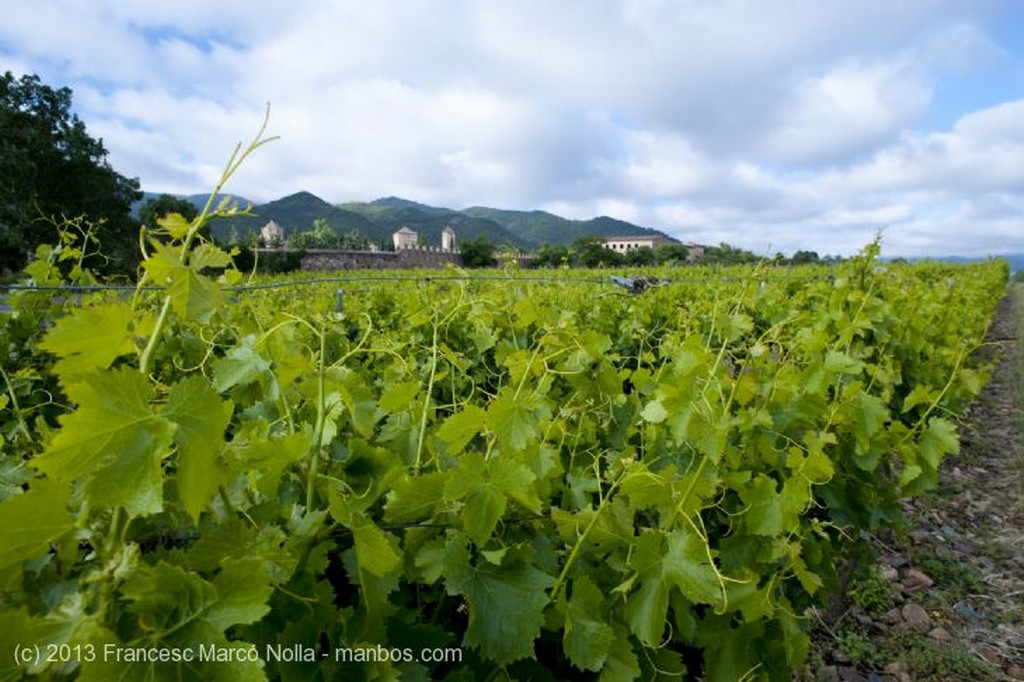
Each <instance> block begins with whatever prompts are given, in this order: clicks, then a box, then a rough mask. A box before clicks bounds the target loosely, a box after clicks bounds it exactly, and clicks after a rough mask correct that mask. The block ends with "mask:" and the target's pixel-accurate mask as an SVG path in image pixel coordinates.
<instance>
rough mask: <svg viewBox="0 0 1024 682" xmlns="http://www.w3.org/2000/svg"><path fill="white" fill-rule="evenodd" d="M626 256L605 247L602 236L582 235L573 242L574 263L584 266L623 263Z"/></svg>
mask: <svg viewBox="0 0 1024 682" xmlns="http://www.w3.org/2000/svg"><path fill="white" fill-rule="evenodd" d="M624 261H625V257H624V256H623V255H622V254H621V253H618V252H617V251H612V250H611V249H609V248H607V247H605V245H604V239H602V238H600V237H580V238H578V239H577V240H576V241H574V242H573V243H572V264H573V265H575V266H576V267H583V268H600V267H609V266H614V265H621V264H622V263H623V262H624Z"/></svg>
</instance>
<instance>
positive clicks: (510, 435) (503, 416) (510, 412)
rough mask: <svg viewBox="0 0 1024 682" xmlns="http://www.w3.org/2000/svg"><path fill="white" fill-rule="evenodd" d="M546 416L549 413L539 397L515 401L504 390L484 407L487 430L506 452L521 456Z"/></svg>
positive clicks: (510, 393) (515, 398)
mask: <svg viewBox="0 0 1024 682" xmlns="http://www.w3.org/2000/svg"><path fill="white" fill-rule="evenodd" d="M550 416H551V409H550V407H549V406H548V404H547V403H546V402H545V401H544V399H543V398H542V397H541V396H538V395H536V394H530V395H520V396H518V397H516V395H515V393H514V392H513V391H511V390H506V389H502V390H501V391H500V392H499V394H498V397H497V398H495V399H494V400H493V401H491V404H490V405H488V406H487V426H488V427H489V428H490V429H491V431H493V432H494V434H495V436H497V438H498V442H499V443H500V444H501V445H502V447H503V449H504V450H505V451H506V452H521V451H522V450H523V448H525V447H526V444H527V443H528V442H530V441H531V440H535V439H537V438H538V437H539V436H540V431H541V425H542V422H543V420H544V419H546V418H547V417H550Z"/></svg>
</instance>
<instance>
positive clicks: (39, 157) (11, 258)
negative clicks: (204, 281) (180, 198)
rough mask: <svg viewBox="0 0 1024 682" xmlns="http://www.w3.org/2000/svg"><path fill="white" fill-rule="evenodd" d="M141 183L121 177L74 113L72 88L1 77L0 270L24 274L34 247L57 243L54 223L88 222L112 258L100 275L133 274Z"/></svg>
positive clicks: (99, 264) (98, 265)
mask: <svg viewBox="0 0 1024 682" xmlns="http://www.w3.org/2000/svg"><path fill="white" fill-rule="evenodd" d="M141 196H142V193H141V192H140V191H139V181H138V180H137V179H128V178H125V177H124V176H122V175H119V174H118V173H116V172H115V171H114V169H113V168H111V166H110V163H109V162H108V161H107V150H106V149H105V148H104V147H103V141H102V140H96V139H93V138H92V137H90V136H89V134H88V133H87V132H86V130H85V124H84V123H82V121H81V120H79V118H78V116H77V115H75V114H73V113H71V90H70V88H66V87H64V88H59V89H54V88H51V87H49V86H48V85H45V84H44V83H42V81H41V80H40V79H39V77H38V76H35V75H31V76H29V75H25V76H22V77H21V78H15V77H14V75H13V74H12V73H11V72H10V71H8V72H6V73H5V74H4V75H3V77H0V268H7V269H11V270H17V269H19V268H21V267H22V266H23V265H24V264H25V261H26V259H27V257H28V256H29V255H30V254H31V253H32V251H33V250H34V249H35V247H36V246H37V245H38V244H41V243H44V242H50V243H56V239H57V236H56V229H57V228H56V227H55V226H54V223H55V222H59V221H60V220H61V219H62V218H64V217H66V218H73V217H77V216H82V215H84V216H86V217H87V219H89V220H90V221H92V222H95V223H98V224H99V227H98V230H97V233H96V236H97V237H98V238H99V240H100V244H101V250H102V252H103V253H104V254H105V255H106V256H108V257H109V259H107V260H105V261H103V262H95V263H91V265H92V266H93V267H95V268H97V269H99V270H101V271H122V272H123V271H130V270H132V269H134V266H135V264H136V263H137V260H138V255H137V251H138V249H137V244H138V240H137V237H136V229H137V227H136V224H135V222H134V221H133V220H132V217H131V206H132V203H133V202H135V201H137V200H138V199H139V198H141Z"/></svg>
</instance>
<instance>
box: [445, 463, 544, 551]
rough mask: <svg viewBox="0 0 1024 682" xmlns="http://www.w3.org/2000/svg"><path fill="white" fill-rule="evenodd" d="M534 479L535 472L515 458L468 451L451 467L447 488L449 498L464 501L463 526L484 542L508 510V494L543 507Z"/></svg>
mask: <svg viewBox="0 0 1024 682" xmlns="http://www.w3.org/2000/svg"><path fill="white" fill-rule="evenodd" d="M534 481H536V476H534V474H533V472H532V471H530V469H529V468H528V467H527V466H526V465H524V464H520V463H518V462H515V461H514V460H511V459H505V458H500V459H492V460H485V459H484V458H483V457H482V456H480V455H466V456H463V457H462V458H460V459H459V466H458V468H457V469H453V470H451V471H450V473H449V478H448V481H447V483H446V484H445V488H444V492H445V497H447V498H448V499H451V500H462V501H463V503H464V504H465V508H464V510H463V513H462V522H463V528H464V529H465V531H466V533H467V534H468V535H469V537H470V538H471V539H472V540H473V542H475V543H476V544H478V545H482V544H484V543H485V542H486V541H487V539H488V538H489V537H490V536H491V533H492V532H493V531H494V528H495V526H496V525H497V524H498V521H499V520H500V519H501V517H502V516H503V515H504V514H505V509H506V507H507V504H508V498H511V499H513V500H515V501H516V502H518V503H519V504H520V505H522V506H523V507H525V508H526V509H528V510H530V511H532V512H534V513H537V512H539V511H540V505H541V502H540V498H539V497H537V494H536V492H535V491H534V489H533V484H534Z"/></svg>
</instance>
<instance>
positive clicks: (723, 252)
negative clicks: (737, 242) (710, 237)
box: [701, 242, 760, 265]
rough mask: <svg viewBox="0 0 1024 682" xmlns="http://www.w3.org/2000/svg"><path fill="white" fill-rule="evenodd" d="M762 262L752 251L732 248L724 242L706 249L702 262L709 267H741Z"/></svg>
mask: <svg viewBox="0 0 1024 682" xmlns="http://www.w3.org/2000/svg"><path fill="white" fill-rule="evenodd" d="M759 260H760V258H758V256H756V255H755V254H754V253H753V252H752V251H747V250H746V249H741V248H738V247H735V246H731V245H729V244H726V243H725V242H722V243H721V244H719V245H718V246H709V247H707V248H706V249H704V255H703V256H701V262H702V263H707V264H709V265H712V264H718V265H740V264H743V263H756V262H758V261H759Z"/></svg>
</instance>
